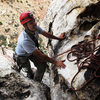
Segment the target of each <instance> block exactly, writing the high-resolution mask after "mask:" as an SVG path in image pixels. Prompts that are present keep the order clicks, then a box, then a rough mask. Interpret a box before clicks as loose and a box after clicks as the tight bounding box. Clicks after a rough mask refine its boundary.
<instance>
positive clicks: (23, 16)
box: [20, 12, 34, 25]
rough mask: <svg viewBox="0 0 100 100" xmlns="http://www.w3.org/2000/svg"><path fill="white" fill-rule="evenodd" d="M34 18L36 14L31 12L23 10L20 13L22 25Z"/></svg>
mask: <svg viewBox="0 0 100 100" xmlns="http://www.w3.org/2000/svg"><path fill="white" fill-rule="evenodd" d="M32 19H34V16H33V14H31V13H30V12H23V13H21V15H20V22H21V24H22V25H23V24H25V23H27V22H29V21H30V20H32Z"/></svg>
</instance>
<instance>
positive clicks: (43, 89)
mask: <svg viewBox="0 0 100 100" xmlns="http://www.w3.org/2000/svg"><path fill="white" fill-rule="evenodd" d="M12 54H13V52H12V51H11V50H6V49H2V48H0V100H50V93H49V88H48V87H47V86H46V85H44V84H43V83H37V82H34V81H33V80H30V79H28V78H27V77H25V76H24V75H22V74H20V73H18V72H16V71H14V70H13V69H12V68H11V66H13V65H14V62H13V60H12Z"/></svg>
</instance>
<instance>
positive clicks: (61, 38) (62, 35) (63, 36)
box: [59, 32, 66, 40]
mask: <svg viewBox="0 0 100 100" xmlns="http://www.w3.org/2000/svg"><path fill="white" fill-rule="evenodd" d="M65 38H66V37H65V32H63V33H61V34H60V37H59V40H64V39H65Z"/></svg>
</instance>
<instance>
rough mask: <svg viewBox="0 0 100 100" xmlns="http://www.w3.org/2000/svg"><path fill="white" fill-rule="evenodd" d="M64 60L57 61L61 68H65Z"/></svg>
mask: <svg viewBox="0 0 100 100" xmlns="http://www.w3.org/2000/svg"><path fill="white" fill-rule="evenodd" d="M64 61H65V60H64ZM64 61H57V62H56V66H58V67H60V68H65V67H66V65H65V64H64V63H63V62H64Z"/></svg>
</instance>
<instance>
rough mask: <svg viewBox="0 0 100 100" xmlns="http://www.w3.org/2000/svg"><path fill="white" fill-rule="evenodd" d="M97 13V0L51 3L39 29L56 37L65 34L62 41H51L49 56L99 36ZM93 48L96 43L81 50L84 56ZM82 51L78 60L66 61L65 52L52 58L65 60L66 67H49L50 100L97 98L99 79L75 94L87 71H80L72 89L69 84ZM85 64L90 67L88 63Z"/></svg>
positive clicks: (99, 6) (98, 2)
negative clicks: (41, 28)
mask: <svg viewBox="0 0 100 100" xmlns="http://www.w3.org/2000/svg"><path fill="white" fill-rule="evenodd" d="M99 12H100V1H99V0H59V1H56V0H53V1H52V3H51V5H50V6H49V9H48V12H47V14H46V16H45V18H44V21H43V22H42V23H41V26H42V27H43V28H44V29H45V30H46V31H48V32H50V33H51V34H54V35H56V36H59V35H60V33H62V32H66V39H65V40H63V41H57V40H51V48H50V49H49V50H52V51H53V53H54V55H53V53H51V57H53V56H56V55H57V54H60V53H63V52H65V51H68V50H70V49H71V48H72V46H75V45H77V44H82V43H85V41H90V40H93V39H96V36H98V34H99V33H100V31H99V30H100V13H99ZM46 41H47V40H46ZM45 43H46V42H45ZM46 45H48V44H46ZM93 45H95V46H98V45H99V41H95V42H94V44H92V47H91V46H89V45H88V46H87V47H83V48H86V49H87V51H85V52H84V53H87V52H88V50H90V51H91V50H92V48H93ZM89 47H90V49H89ZM79 48H80V47H78V49H79ZM80 50H81V49H79V50H78V52H80ZM52 51H50V52H52ZM82 52H83V51H82ZM82 52H81V53H80V60H79V61H78V60H76V61H73V62H70V61H69V60H68V59H67V58H66V56H67V55H68V53H65V54H63V55H60V56H59V57H56V59H59V60H65V62H64V63H65V64H66V68H65V69H59V68H54V66H53V68H51V76H50V77H51V97H52V100H99V99H100V83H99V82H100V78H95V79H94V80H92V81H91V82H90V83H89V84H87V85H86V86H84V87H83V88H82V89H80V90H79V91H75V90H76V89H78V88H80V87H81V85H83V84H84V82H87V81H86V80H87V77H88V78H90V76H91V75H89V72H88V70H87V68H85V69H83V70H81V71H80V72H79V74H78V75H77V76H76V78H75V79H74V80H73V87H74V89H75V90H74V89H72V86H71V81H72V79H73V77H74V76H75V74H76V73H77V72H78V67H77V64H78V65H79V64H80V62H82V61H81V59H82V58H84V59H85V58H86V57H83V53H82ZM91 52H92V51H91ZM70 56H71V58H70V59H75V54H73V55H70ZM88 62H89V63H90V64H91V61H88ZM85 66H86V65H85ZM99 75H100V74H99Z"/></svg>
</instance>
